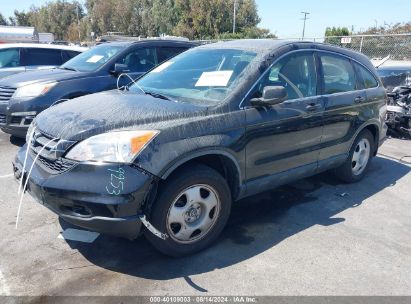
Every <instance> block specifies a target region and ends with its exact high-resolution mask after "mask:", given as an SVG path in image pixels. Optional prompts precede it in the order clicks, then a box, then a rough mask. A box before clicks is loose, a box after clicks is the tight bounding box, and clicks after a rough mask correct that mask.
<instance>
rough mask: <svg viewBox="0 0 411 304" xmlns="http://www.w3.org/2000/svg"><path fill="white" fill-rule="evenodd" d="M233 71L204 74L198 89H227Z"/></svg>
mask: <svg viewBox="0 0 411 304" xmlns="http://www.w3.org/2000/svg"><path fill="white" fill-rule="evenodd" d="M232 74H233V71H214V72H203V74H201V76H200V78H199V79H198V81H197V83H196V84H195V86H196V87H226V86H227V84H228V81H229V80H230V77H231V75H232Z"/></svg>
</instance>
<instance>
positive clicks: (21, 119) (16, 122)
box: [0, 103, 37, 138]
mask: <svg viewBox="0 0 411 304" xmlns="http://www.w3.org/2000/svg"><path fill="white" fill-rule="evenodd" d="M24 109H25V108H24V107H22V106H21V105H20V104H17V106H9V103H1V104H0V128H1V130H2V131H3V132H5V133H8V134H11V135H14V136H17V137H23V138H24V137H25V136H26V133H27V129H28V128H29V126H30V124H31V122H32V121H33V119H34V118H35V116H36V114H37V112H36V111H26V110H24Z"/></svg>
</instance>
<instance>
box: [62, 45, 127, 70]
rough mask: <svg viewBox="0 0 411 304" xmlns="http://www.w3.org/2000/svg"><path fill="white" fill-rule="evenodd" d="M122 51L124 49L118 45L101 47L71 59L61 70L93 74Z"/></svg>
mask: <svg viewBox="0 0 411 304" xmlns="http://www.w3.org/2000/svg"><path fill="white" fill-rule="evenodd" d="M122 49H123V47H121V46H118V45H117V46H112V45H110V44H104V45H99V46H96V47H94V48H92V49H90V50H88V51H86V52H84V53H81V54H79V55H78V56H76V57H74V58H72V59H70V60H69V61H67V62H66V63H65V64H63V65H62V66H61V67H60V68H61V69H68V70H74V71H80V72H93V71H96V70H97V69H99V68H100V67H101V66H102V65H103V64H105V63H106V62H107V61H108V60H109V59H110V58H111V57H113V56H114V55H115V54H117V53H118V52H119V51H121V50H122Z"/></svg>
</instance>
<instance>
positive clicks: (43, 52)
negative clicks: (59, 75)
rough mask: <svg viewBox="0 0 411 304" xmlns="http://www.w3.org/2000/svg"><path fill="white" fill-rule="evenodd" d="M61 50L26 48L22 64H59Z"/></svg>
mask: <svg viewBox="0 0 411 304" xmlns="http://www.w3.org/2000/svg"><path fill="white" fill-rule="evenodd" d="M61 63H62V61H61V51H60V50H52V49H41V48H38V49H37V48H26V49H25V52H24V65H60V64H61Z"/></svg>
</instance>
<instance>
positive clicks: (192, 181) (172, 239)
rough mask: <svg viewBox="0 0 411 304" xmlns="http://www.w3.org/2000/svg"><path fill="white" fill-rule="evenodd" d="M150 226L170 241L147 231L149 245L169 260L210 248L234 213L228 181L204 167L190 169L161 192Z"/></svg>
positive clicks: (169, 181)
mask: <svg viewBox="0 0 411 304" xmlns="http://www.w3.org/2000/svg"><path fill="white" fill-rule="evenodd" d="M158 193H159V195H158V197H157V199H156V202H155V203H154V206H153V208H152V211H151V214H150V222H151V224H152V225H153V226H154V227H156V228H157V229H158V230H159V231H161V232H162V233H166V234H167V235H168V238H167V239H165V240H163V239H160V238H158V237H156V236H155V235H153V234H152V233H151V232H149V231H148V230H145V236H146V238H147V239H148V241H149V242H150V243H151V244H152V245H153V246H154V247H155V248H156V249H158V250H159V251H161V252H162V253H164V254H166V255H169V256H174V257H178V256H185V255H189V254H192V253H195V252H198V251H200V250H202V249H204V248H205V247H207V246H209V245H210V244H211V243H212V242H213V241H215V240H216V239H217V237H218V236H219V235H220V233H221V232H222V230H223V228H224V226H225V225H226V223H227V220H228V217H229V215H230V210H231V192H230V188H229V187H228V185H227V182H226V180H225V179H224V178H223V177H222V176H221V175H220V174H219V173H218V172H217V171H215V170H214V169H212V168H210V167H207V166H205V165H201V164H194V165H190V166H186V167H184V168H183V169H180V170H178V171H177V172H176V173H173V174H172V175H171V176H169V177H168V178H167V181H166V182H165V184H164V185H163V186H161V187H160V188H159V190H158Z"/></svg>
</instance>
